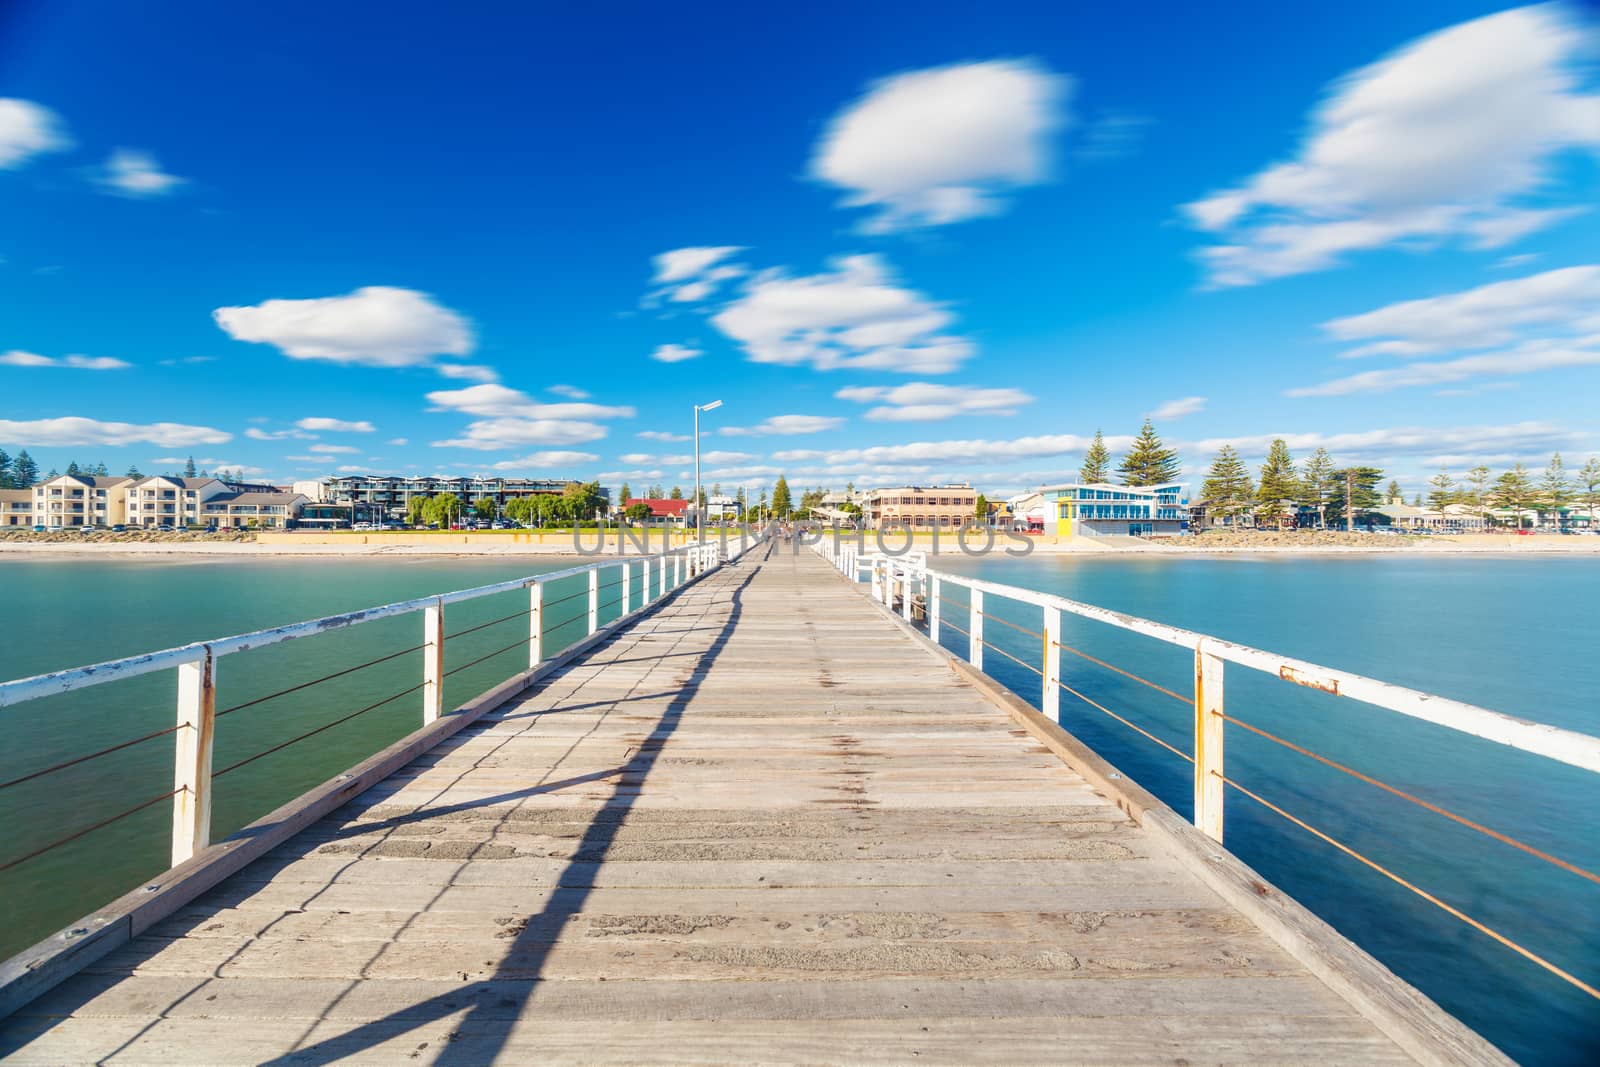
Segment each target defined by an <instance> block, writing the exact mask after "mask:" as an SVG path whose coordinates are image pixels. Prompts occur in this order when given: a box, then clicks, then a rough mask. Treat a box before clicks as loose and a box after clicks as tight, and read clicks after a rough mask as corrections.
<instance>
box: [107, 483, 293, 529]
mask: <svg viewBox="0 0 1600 1067" xmlns="http://www.w3.org/2000/svg"><path fill="white" fill-rule="evenodd" d="M123 481H124V482H127V481H128V479H126V478H124V479H123ZM123 488H124V490H125V492H126V494H127V518H126V520H122V519H114V520H112V521H113V522H122V521H126V522H127V524H128V525H129V526H161V525H170V526H177V527H183V526H187V525H189V524H190V523H199V522H200V521H201V515H202V514H203V512H202V510H201V508H202V507H203V506H204V505H205V502H206V501H208V500H210V499H212V498H213V497H217V496H221V495H222V494H224V493H228V492H235V491H238V490H240V489H244V488H250V489H256V488H271V487H270V486H265V487H258V486H248V487H247V486H230V485H228V484H226V483H224V482H222V481H220V480H219V479H216V478H178V477H174V476H171V475H166V474H157V475H153V476H151V477H149V478H141V479H139V480H138V481H136V482H131V483H130V484H128V485H126V486H124V487H123Z"/></svg>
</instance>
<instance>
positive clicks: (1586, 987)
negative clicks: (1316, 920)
mask: <svg viewBox="0 0 1600 1067" xmlns="http://www.w3.org/2000/svg"><path fill="white" fill-rule="evenodd" d="M1211 773H1212V775H1214V776H1215V777H1217V778H1220V779H1222V781H1223V782H1224V783H1225V784H1227V785H1230V786H1232V787H1233V788H1234V789H1237V790H1238V791H1239V792H1241V793H1243V794H1244V795H1245V796H1247V797H1249V798H1250V799H1251V800H1254V801H1255V802H1256V803H1257V804H1260V805H1261V806H1262V807H1264V808H1266V809H1267V810H1269V811H1272V812H1276V813H1277V814H1279V815H1281V816H1283V817H1284V818H1285V819H1288V820H1289V821H1290V822H1292V823H1294V824H1295V825H1296V826H1298V827H1300V829H1302V830H1304V831H1306V832H1307V833H1309V834H1312V835H1313V836H1315V837H1319V838H1321V839H1322V840H1323V841H1326V842H1327V843H1328V844H1330V845H1332V846H1333V847H1334V848H1336V849H1338V850H1339V851H1340V852H1343V853H1344V854H1345V855H1347V856H1349V857H1350V858H1351V859H1354V860H1357V861H1359V862H1361V863H1363V864H1365V865H1366V866H1368V867H1370V868H1372V869H1373V870H1375V871H1377V872H1378V873H1379V874H1381V875H1383V876H1384V877H1385V878H1387V879H1389V880H1390V881H1391V882H1394V883H1395V884H1396V885H1399V886H1402V887H1403V888H1406V889H1409V890H1411V892H1413V893H1415V894H1416V895H1417V896H1419V897H1421V898H1422V899H1423V900H1426V901H1427V902H1428V903H1430V904H1432V905H1434V906H1435V907H1437V908H1439V909H1441V910H1442V911H1445V912H1447V913H1448V914H1450V915H1452V916H1454V917H1455V918H1457V919H1459V920H1461V921H1462V922H1464V923H1466V924H1467V925H1468V926H1470V927H1472V928H1473V929H1474V930H1477V931H1478V932H1479V933H1481V934H1484V935H1485V936H1487V937H1490V938H1493V939H1494V940H1496V941H1498V942H1500V944H1502V945H1504V946H1505V947H1506V948H1509V949H1510V950H1511V951H1513V952H1515V953H1517V954H1518V955H1519V956H1522V957H1524V958H1525V959H1528V960H1530V961H1532V962H1533V963H1536V964H1538V965H1539V966H1540V967H1543V968H1544V969H1545V970H1547V971H1549V972H1550V973H1551V974H1553V975H1555V976H1556V977H1557V978H1560V979H1561V980H1562V981H1564V982H1566V983H1568V984H1569V985H1572V986H1574V987H1576V988H1578V989H1581V990H1582V991H1583V992H1585V993H1587V994H1589V995H1590V996H1591V997H1594V998H1595V999H1596V1000H1600V989H1596V988H1595V987H1594V986H1592V985H1590V984H1589V983H1587V982H1585V981H1583V980H1582V979H1581V978H1577V977H1574V976H1573V975H1572V974H1570V973H1568V972H1567V971H1564V970H1562V969H1561V968H1560V967H1558V966H1556V965H1555V964H1553V963H1551V962H1550V961H1549V960H1547V959H1545V958H1544V957H1543V956H1541V955H1539V954H1538V953H1536V952H1534V951H1533V950H1532V949H1527V948H1524V947H1522V946H1521V945H1519V944H1517V943H1516V942H1515V941H1513V940H1511V939H1510V938H1509V937H1507V936H1506V935H1504V934H1502V933H1500V932H1499V931H1498V930H1495V929H1493V928H1491V927H1489V926H1486V925H1484V924H1483V923H1481V922H1479V921H1478V920H1477V919H1474V918H1473V917H1472V916H1470V915H1468V914H1467V913H1466V912H1464V911H1462V910H1461V909H1459V908H1457V907H1454V906H1453V905H1450V904H1447V903H1445V902H1444V901H1442V900H1440V899H1439V898H1438V897H1436V896H1434V895H1433V894H1432V893H1430V892H1428V891H1427V890H1426V889H1423V888H1421V887H1420V886H1417V885H1416V884H1414V883H1412V882H1408V881H1406V880H1405V879H1404V878H1402V877H1400V876H1399V875H1398V874H1395V873H1394V872H1393V871H1391V870H1389V868H1387V867H1385V866H1383V864H1381V863H1379V862H1378V861H1377V860H1374V859H1369V858H1368V857H1366V856H1364V855H1362V854H1361V853H1359V852H1357V851H1356V850H1355V849H1353V848H1351V847H1350V846H1349V845H1346V844H1345V843H1344V842H1342V841H1338V840H1336V839H1334V838H1333V837H1330V836H1329V835H1327V834H1325V833H1323V832H1322V831H1321V830H1318V829H1317V828H1316V827H1315V826H1312V825H1311V824H1310V823H1308V822H1306V821H1305V820H1304V819H1301V818H1299V817H1298V816H1295V815H1291V814H1289V813H1288V812H1287V811H1285V810H1283V809H1282V808H1280V807H1279V806H1278V805H1276V804H1274V803H1273V802H1272V801H1270V800H1267V799H1266V798H1265V797H1263V796H1261V795H1260V794H1258V793H1255V792H1252V791H1251V790H1249V789H1246V788H1245V787H1244V786H1242V785H1240V784H1239V783H1238V782H1235V781H1234V780H1233V779H1232V778H1229V777H1228V776H1227V775H1224V774H1217V772H1215V771H1212V772H1211Z"/></svg>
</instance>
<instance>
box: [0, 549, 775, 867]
mask: <svg viewBox="0 0 1600 1067" xmlns="http://www.w3.org/2000/svg"><path fill="white" fill-rule="evenodd" d="M756 540H757V541H758V540H759V538H757V539H756ZM753 543H755V541H751V540H747V539H745V538H741V539H740V540H739V542H738V543H733V542H728V543H726V544H717V543H715V542H711V543H706V544H689V545H686V546H684V547H681V548H675V549H671V550H668V551H665V552H662V553H659V554H656V555H651V556H643V557H633V558H629V557H622V558H615V559H605V560H598V561H596V562H593V563H588V564H584V565H582V566H578V567H569V568H566V569H565V570H559V571H552V572H550V573H548V574H538V575H533V576H530V577H526V578H516V579H513V580H511V581H506V582H497V583H495V584H493V585H483V586H478V587H476V588H473V589H463V590H459V591H457V592H453V593H441V594H439V595H437V596H427V597H418V598H417V599H415V600H404V601H400V602H398V603H394V604H383V605H381V606H378V607H373V608H365V609H363V610H361V611H352V612H347V613H345V614H343V615H331V616H328V617H326V618H321V619H310V620H308V621H306V622H298V623H293V624H290V625H288V626H278V627H274V628H272V629H268V630H255V631H252V632H250V633H246V634H238V635H235V636H233V637H222V638H217V639H215V640H211V641H197V642H194V643H193V644H188V645H182V646H180V647H178V648H169V649H164V650H162V651H160V652H148V653H145V654H144V655H140V656H129V657H126V658H124V659H118V660H111V661H109V662H107V663H97V664H94V665H93V666H88V667H74V668H71V669H69V670H61V671H52V672H51V673H49V674H41V675H37V676H35V677H32V678H22V679H18V680H16V681H10V682H3V683H0V711H9V709H12V708H15V707H16V706H17V705H19V704H22V703H24V702H26V701H31V700H37V699H39V698H40V697H47V696H53V695H55V694H58V693H69V692H72V691H74V690H79V689H86V688H88V687H90V686H96V685H103V684H105V683H107V682H114V681H118V680H120V679H124V678H132V677H135V676H138V675H142V674H150V673H152V672H155V671H164V670H173V669H175V670H176V671H177V676H178V696H177V715H176V726H175V727H174V728H173V729H172V730H169V731H160V732H159V733H168V732H170V733H173V734H174V740H175V749H176V752H175V756H176V758H175V764H174V773H173V790H172V792H171V793H170V794H166V795H163V796H161V797H157V798H156V799H155V802H159V801H160V800H164V799H166V797H167V796H170V797H171V799H172V850H171V862H172V865H173V866H177V865H178V864H180V863H183V862H184V861H186V860H188V859H189V858H191V857H192V856H194V855H195V854H196V853H197V852H199V851H200V850H201V849H204V848H205V847H206V846H207V845H208V844H209V843H210V840H211V795H212V778H213V774H212V765H211V753H212V742H213V737H214V734H215V723H216V718H217V714H218V713H217V709H216V692H217V673H218V670H217V669H218V665H219V663H220V661H221V660H222V659H223V658H224V657H226V656H229V655H232V654H234V653H238V652H245V651H249V650H251V649H257V648H264V647H266V646H268V645H275V644H280V643H282V642H285V641H295V640H300V639H303V638H308V637H314V636H316V635H319V634H325V633H329V632H331V631H334V630H344V629H348V628H350V627H353V626H359V625H362V624H363V623H369V622H374V621H376V620H378V619H388V618H393V617H395V616H399V615H409V614H412V613H420V614H421V616H422V640H421V644H420V645H419V646H417V648H418V649H420V651H421V652H422V662H421V665H420V666H421V682H420V683H419V684H417V685H415V686H413V687H411V688H410V689H407V690H404V691H403V692H402V693H401V694H399V696H404V695H407V694H409V693H411V692H414V691H416V690H418V689H420V690H421V693H422V721H421V725H422V726H427V725H428V724H430V723H433V722H435V721H437V720H438V719H439V717H440V716H441V715H443V714H444V711H445V706H444V681H445V676H446V671H445V666H444V662H445V660H444V654H445V641H446V633H445V609H446V608H447V607H448V606H449V605H452V604H459V603H465V602H467V601H470V600H477V599H479V598H482V597H487V596H495V595H497V594H503V593H511V592H515V591H516V590H519V589H526V590H527V591H528V607H527V609H526V611H523V612H518V613H517V614H518V615H521V614H526V615H527V617H528V629H527V635H526V637H525V638H520V639H519V640H518V642H516V643H514V644H513V645H511V646H508V647H507V648H506V649H502V650H501V653H496V655H498V654H503V653H508V652H510V651H512V650H513V649H514V648H515V647H516V644H517V643H521V642H522V641H525V642H526V644H527V650H528V660H527V663H528V668H529V669H530V670H532V669H534V668H537V667H538V666H539V665H540V664H541V663H542V662H544V661H545V660H546V659H548V658H550V657H551V656H552V655H553V654H555V653H559V652H560V651H561V650H559V649H557V650H549V649H546V648H545V647H544V631H545V629H546V621H547V620H546V614H547V607H548V605H547V604H546V602H545V588H546V587H547V586H548V585H549V584H550V583H551V582H555V581H559V580H561V579H564V578H573V577H577V576H584V575H586V576H587V578H588V590H587V612H586V618H587V635H588V636H593V635H594V634H595V633H596V632H597V631H598V630H599V629H600V609H601V607H602V605H601V603H600V590H601V589H602V588H611V587H614V586H617V585H620V587H621V591H620V594H619V595H618V597H617V599H616V600H615V601H612V602H611V603H615V604H620V605H621V613H620V615H619V617H618V618H617V619H616V620H614V621H613V622H611V623H609V624H608V625H610V626H615V625H617V624H618V623H620V622H623V621H626V620H627V619H628V618H630V617H631V616H633V615H637V614H638V613H640V612H642V611H644V610H645V609H646V608H648V607H650V606H651V605H652V604H654V603H655V602H657V601H658V600H660V599H661V598H662V597H664V596H666V595H667V593H669V592H671V591H672V590H674V589H677V588H678V587H680V586H682V585H683V584H684V583H685V582H688V581H690V580H691V579H693V578H695V577H696V576H698V575H700V574H703V573H705V572H707V571H710V570H712V569H714V568H716V567H717V566H719V565H720V564H721V563H722V562H724V561H725V560H731V559H733V558H736V557H737V556H738V555H739V554H740V552H742V551H743V550H744V549H745V548H746V547H747V546H748V545H750V544H753ZM603 576H604V577H606V578H607V579H608V581H606V582H604V583H603V582H602V581H601V579H602V577H603ZM636 580H637V581H638V583H639V593H638V595H637V597H636V596H635V593H634V582H635V581H636ZM582 595H583V594H582V593H581V592H580V593H578V594H573V596H572V597H563V598H562V599H563V600H565V599H575V598H576V597H578V596H582ZM636 600H637V606H635V601H636ZM605 606H607V607H609V606H610V604H609V603H608V604H607V605H605ZM515 617H516V616H515V615H513V616H508V617H507V618H506V619H502V620H497V622H506V621H511V620H512V619H514V618H515ZM571 621H576V620H573V619H560V620H558V622H559V623H560V624H563V625H564V624H566V623H568V622H571ZM416 650H417V649H412V650H409V651H416ZM395 658H396V656H395V655H393V654H391V655H389V656H384V657H381V658H380V659H378V660H374V661H372V663H374V664H375V663H381V662H383V661H384V660H393V659H395ZM486 658H487V657H486ZM368 665H370V664H368ZM358 666H361V665H358ZM351 669H352V668H350V667H348V666H346V667H345V668H343V669H341V670H339V671H337V672H335V673H334V674H332V675H329V676H328V678H333V677H338V676H340V675H343V674H347V673H349V671H350V670H351ZM457 669H458V670H459V669H460V668H457ZM328 678H324V679H318V680H317V681H325V680H328ZM306 684H315V682H313V683H305V684H301V685H296V686H293V687H291V688H290V689H288V690H284V691H283V692H284V693H287V692H291V691H297V690H300V689H303V688H305V685H306ZM273 695H282V694H273ZM265 699H270V697H263V698H258V700H255V701H250V702H249V703H252V704H253V703H258V702H259V701H260V700H265ZM389 699H390V700H393V699H398V696H397V697H391V698H389ZM384 703H387V701H384ZM373 706H374V707H376V706H377V705H373ZM325 728H326V727H325V726H324V727H319V728H318V730H321V729H325ZM315 732H317V731H315V730H314V731H312V733H315ZM305 736H310V735H309V734H307V735H302V738H303V737H305ZM299 739H300V738H296V739H294V740H299ZM288 743H292V742H285V744H288ZM122 747H126V746H125V745H117V746H113V747H112V748H110V749H107V750H104V751H102V752H100V753H93V754H90V755H87V756H78V757H75V758H73V759H70V760H67V761H64V762H63V763H61V764H58V765H56V766H55V767H50V768H45V769H43V770H39V771H34V772H31V773H29V774H27V775H24V776H22V777H20V778H16V779H13V780H11V781H10V782H4V783H0V788H3V787H4V786H6V785H11V784H17V783H20V782H22V781H26V780H32V779H36V778H38V777H40V776H41V775H44V774H48V773H50V772H52V771H54V770H57V769H60V768H64V767H66V766H73V765H77V764H80V763H82V762H84V761H85V760H87V759H91V758H94V757H95V756H98V755H104V754H108V753H109V752H111V751H116V750H117V749H120V748H122ZM276 747H277V748H282V747H283V745H279V746H276ZM274 750H275V749H274ZM274 750H269V751H274ZM251 758H256V757H251ZM149 803H153V802H147V803H145V804H141V805H139V806H137V807H135V808H131V809H129V810H128V811H126V812H124V813H123V815H128V814H132V813H133V812H134V811H138V810H142V809H143V808H144V807H147V806H149ZM120 817H122V816H116V817H115V818H120ZM110 821H113V820H104V821H102V822H101V823H97V824H95V825H94V826H92V827H90V829H96V828H98V827H99V826H102V825H105V824H106V823H108V822H110ZM83 832H84V831H79V832H74V833H69V834H67V835H66V836H65V837H62V838H59V839H57V840H56V841H55V843H53V844H51V845H47V846H45V847H44V848H40V849H36V850H34V851H33V852H31V853H29V854H27V855H26V856H24V857H21V859H22V860H26V859H31V858H33V857H34V856H36V855H40V854H43V853H44V852H46V851H49V850H50V849H52V848H55V847H57V846H59V845H62V844H65V843H67V842H68V841H71V840H76V839H77V838H78V837H80V836H82V833H83ZM0 861H3V863H4V866H3V867H0V869H5V868H6V867H10V866H14V865H16V864H17V863H18V862H20V860H19V859H18V858H17V857H5V856H0Z"/></svg>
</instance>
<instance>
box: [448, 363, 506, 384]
mask: <svg viewBox="0 0 1600 1067" xmlns="http://www.w3.org/2000/svg"><path fill="white" fill-rule="evenodd" d="M433 369H434V370H436V371H438V372H439V376H440V377H442V378H455V379H457V380H459V381H466V382H498V381H499V380H500V375H499V373H498V372H497V371H496V370H495V369H494V368H493V367H485V366H482V365H481V364H477V363H439V364H436V365H435V366H434V368H433Z"/></svg>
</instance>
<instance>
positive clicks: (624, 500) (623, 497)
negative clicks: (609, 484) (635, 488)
mask: <svg viewBox="0 0 1600 1067" xmlns="http://www.w3.org/2000/svg"><path fill="white" fill-rule="evenodd" d="M632 498H633V493H632V492H631V491H630V490H629V489H628V483H627V482H623V483H622V488H621V489H619V490H617V506H618V507H627V506H628V501H629V500H631V499H632Z"/></svg>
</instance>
